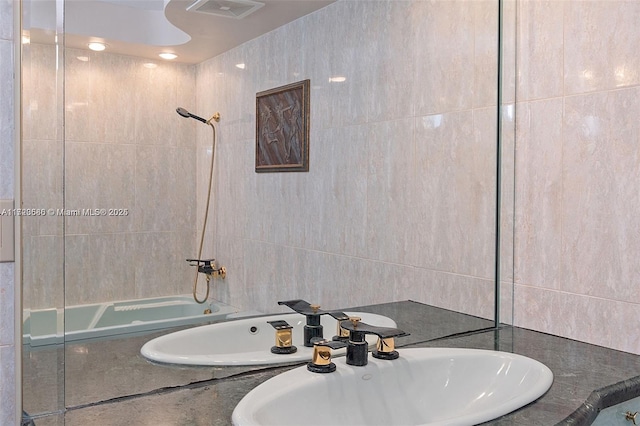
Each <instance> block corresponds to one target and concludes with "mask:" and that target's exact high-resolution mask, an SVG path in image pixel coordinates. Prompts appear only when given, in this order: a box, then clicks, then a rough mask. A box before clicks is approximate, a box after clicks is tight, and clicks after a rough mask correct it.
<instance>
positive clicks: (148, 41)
mask: <svg viewBox="0 0 640 426" xmlns="http://www.w3.org/2000/svg"><path fill="white" fill-rule="evenodd" d="M195 1H196V0H65V6H64V34H65V39H64V42H65V46H67V47H73V48H80V49H87V48H88V47H87V44H88V43H89V42H90V41H103V42H105V43H106V44H107V49H108V50H107V51H109V52H113V53H119V54H124V55H132V56H138V57H143V58H148V59H153V60H161V59H160V58H159V57H158V53H161V52H172V53H175V54H177V55H178V58H177V59H175V61H178V62H185V63H192V64H193V63H200V62H202V61H204V60H206V59H209V58H212V57H214V56H217V55H219V54H221V53H223V52H225V51H227V50H230V49H232V48H234V47H236V46H238V45H240V44H242V43H244V42H246V41H249V40H251V39H254V38H256V37H259V36H260V35H262V34H265V33H267V32H269V31H271V30H274V29H275V28H278V27H280V26H282V25H284V24H287V23H289V22H291V21H294V20H296V19H298V18H300V17H302V16H304V15H307V14H309V13H311V12H314V11H316V10H318V9H320V8H323V7H325V6H327V5H329V4H331V3H333V2H334V1H335V0H256V1H259V2H261V3H264V6H263V7H261V8H259V9H257V10H256V11H255V12H253V13H251V14H249V15H248V16H246V17H244V18H241V19H236V18H230V17H222V16H215V15H211V14H205V13H200V12H193V11H187V8H188V7H189V6H191V5H192V4H193V3H195ZM221 1H222V2H225V1H227V0H221ZM29 5H30V7H29V8H27V9H26V16H29V19H26V20H25V22H24V27H25V28H30V29H31V31H30V32H31V40H32V41H33V42H40V43H52V42H53V39H54V35H55V33H56V31H55V28H56V16H60V13H56V0H32V1H31V2H29ZM59 20H60V19H59ZM58 32H60V31H58Z"/></svg>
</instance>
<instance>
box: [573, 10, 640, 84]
mask: <svg viewBox="0 0 640 426" xmlns="http://www.w3.org/2000/svg"><path fill="white" fill-rule="evenodd" d="M563 3H564V4H566V12H565V17H564V25H565V30H564V45H565V46H564V52H565V53H564V56H565V58H564V76H565V78H564V85H565V93H566V94H577V93H584V92H590V91H597V90H606V89H614V88H618V87H629V86H634V85H637V84H638V83H640V57H638V54H637V53H638V51H637V46H638V45H639V44H640V32H638V25H637V23H638V21H639V20H640V3H638V2H636V1H620V0H616V1H590V2H584V3H583V2H563Z"/></svg>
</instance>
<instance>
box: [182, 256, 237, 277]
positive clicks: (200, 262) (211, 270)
mask: <svg viewBox="0 0 640 426" xmlns="http://www.w3.org/2000/svg"><path fill="white" fill-rule="evenodd" d="M215 261H216V260H215V259H187V262H189V266H197V267H198V272H200V273H202V274H205V275H206V276H207V279H209V277H212V276H214V277H220V278H222V279H225V278H226V277H227V268H225V267H224V266H220V267H219V268H216V265H215Z"/></svg>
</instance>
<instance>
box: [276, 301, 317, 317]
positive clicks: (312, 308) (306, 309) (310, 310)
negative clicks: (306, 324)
mask: <svg viewBox="0 0 640 426" xmlns="http://www.w3.org/2000/svg"><path fill="white" fill-rule="evenodd" d="M278 305H284V306H287V307H289V308H291V309H293V310H294V311H296V312H297V313H299V314H302V315H322V314H325V313H327V312H325V311H323V310H321V309H320V305H312V304H310V303H309V302H307V301H306V300H302V299H294V300H281V301H279V302H278Z"/></svg>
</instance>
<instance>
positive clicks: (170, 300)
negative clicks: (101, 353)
mask: <svg viewBox="0 0 640 426" xmlns="http://www.w3.org/2000/svg"><path fill="white" fill-rule="evenodd" d="M207 308H209V309H211V311H212V313H210V314H204V310H205V309H207ZM239 316H243V315H242V314H239V313H238V312H237V310H236V309H234V308H233V307H231V306H228V305H225V304H221V303H216V304H212V305H211V306H209V304H208V303H205V304H202V305H201V304H198V303H196V302H195V301H194V300H193V297H191V295H181V296H168V297H157V298H152V299H137V300H125V301H120V302H106V303H97V304H91V305H77V306H67V307H66V309H64V310H62V309H56V308H51V309H38V310H29V309H25V310H24V320H23V321H24V322H23V343H25V344H30V345H31V346H43V345H51V344H57V343H63V342H65V341H66V342H69V341H75V340H82V339H90V338H95V337H107V336H115V335H121V334H128V333H137V332H142V331H152V330H160V329H164V328H170V327H177V326H182V325H191V324H201V323H206V322H209V321H218V320H223V319H227V318H229V317H231V318H233V317H239Z"/></svg>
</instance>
